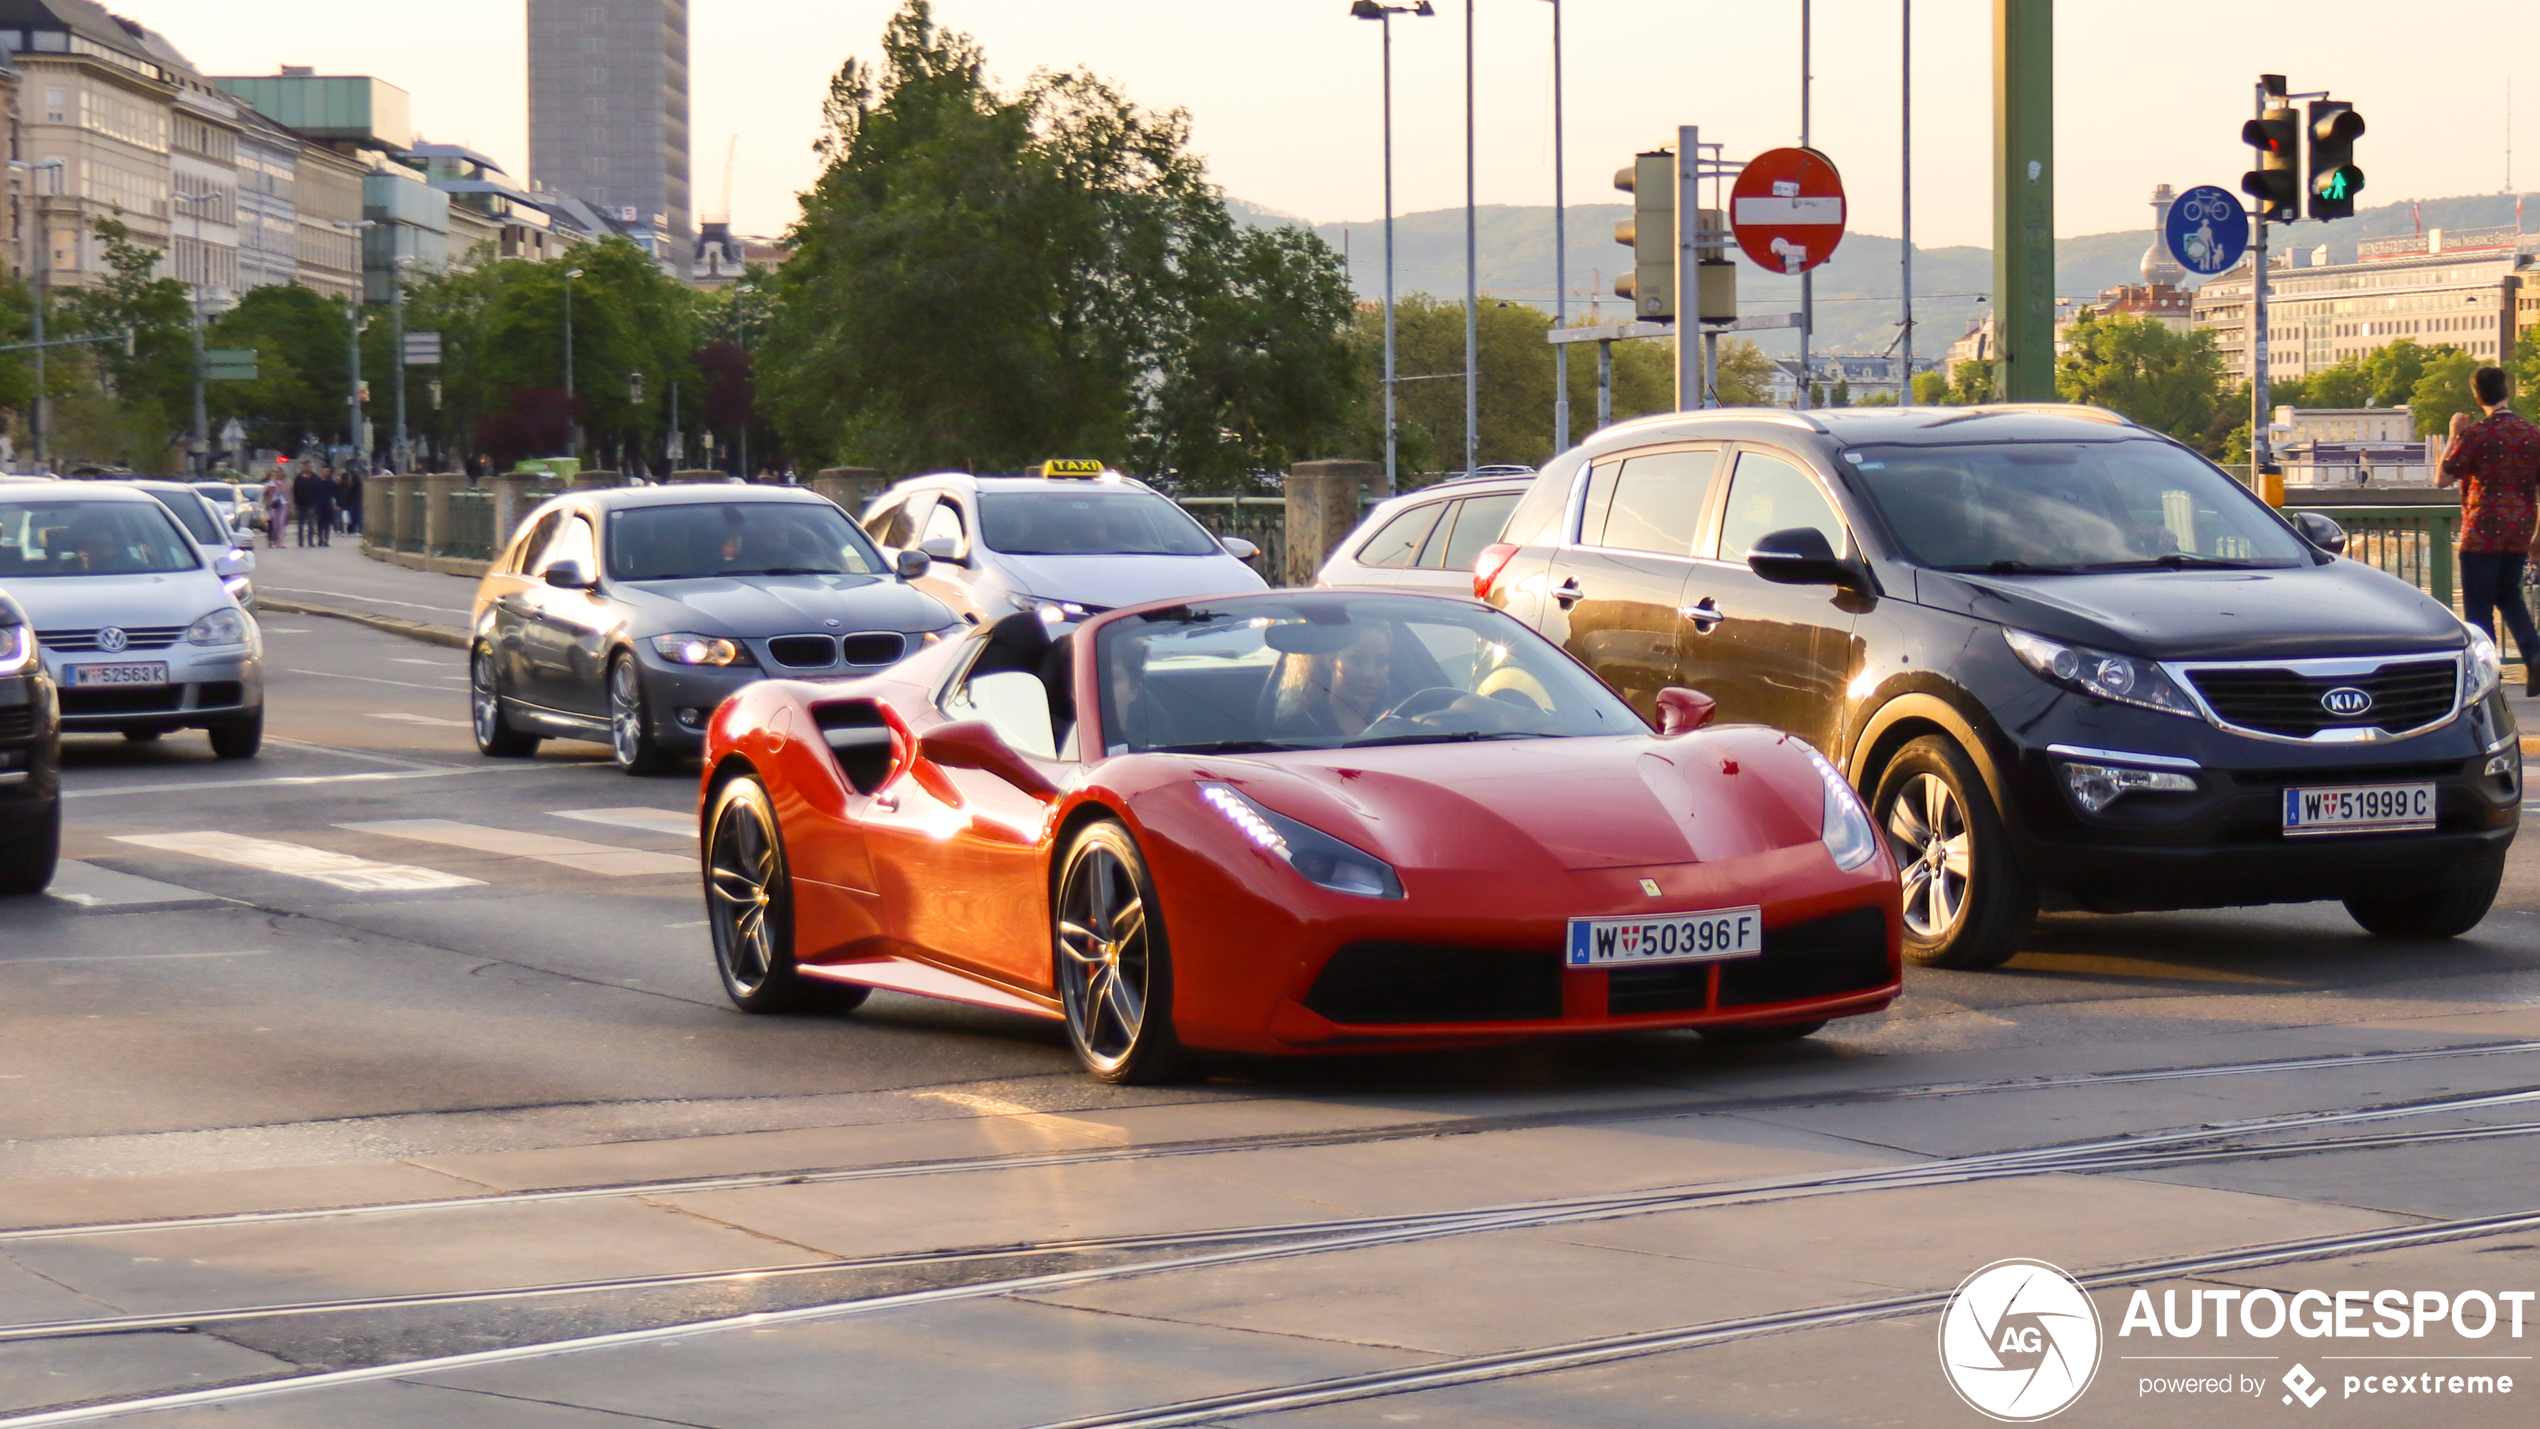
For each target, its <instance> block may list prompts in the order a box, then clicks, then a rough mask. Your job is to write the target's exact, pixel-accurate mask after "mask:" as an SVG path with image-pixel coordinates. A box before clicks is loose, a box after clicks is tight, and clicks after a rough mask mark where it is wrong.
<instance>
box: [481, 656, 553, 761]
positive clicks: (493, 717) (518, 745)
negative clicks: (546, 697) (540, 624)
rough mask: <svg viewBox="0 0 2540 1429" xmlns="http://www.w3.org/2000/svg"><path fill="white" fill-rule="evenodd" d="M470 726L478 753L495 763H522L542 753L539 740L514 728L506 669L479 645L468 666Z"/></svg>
mask: <svg viewBox="0 0 2540 1429" xmlns="http://www.w3.org/2000/svg"><path fill="white" fill-rule="evenodd" d="M467 722H468V726H469V729H470V732H472V733H473V734H475V736H476V752H477V753H479V754H482V755H485V756H486V757H488V758H491V759H518V758H521V757H523V756H525V755H531V754H535V753H537V752H538V736H536V735H534V734H522V733H521V732H520V731H519V730H516V729H514V728H512V726H511V712H510V710H509V708H508V707H507V704H506V702H505V701H504V699H503V669H502V665H501V663H500V662H498V661H497V660H496V659H495V658H494V651H493V649H492V648H491V647H489V646H484V645H479V646H477V647H476V651H475V653H474V654H472V655H470V656H469V657H468V662H467Z"/></svg>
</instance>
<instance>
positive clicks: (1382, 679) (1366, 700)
mask: <svg viewBox="0 0 2540 1429" xmlns="http://www.w3.org/2000/svg"><path fill="white" fill-rule="evenodd" d="M1397 638H1398V637H1397V636H1396V635H1395V633H1394V630H1393V627H1392V626H1390V625H1384V624H1372V623H1371V624H1369V625H1366V626H1364V627H1362V628H1361V630H1360V632H1359V636H1358V639H1357V641H1356V642H1355V643H1353V644H1351V645H1349V646H1347V647H1345V648H1343V649H1340V650H1336V651H1334V652H1332V653H1331V654H1328V655H1291V656H1289V657H1288V658H1287V660H1286V662H1285V663H1284V664H1283V665H1282V666H1281V667H1280V670H1279V683H1278V687H1277V696H1276V699H1277V703H1276V705H1275V707H1274V710H1273V713H1272V716H1271V726H1272V728H1273V729H1274V730H1275V731H1276V732H1277V733H1278V734H1280V735H1285V736H1295V735H1322V736H1338V737H1340V738H1342V739H1349V738H1354V737H1356V736H1357V735H1358V733H1359V732H1360V731H1362V730H1364V729H1366V728H1367V726H1369V725H1371V724H1374V723H1375V722H1376V721H1377V720H1378V719H1379V718H1381V717H1382V716H1383V715H1384V713H1385V711H1387V710H1389V709H1391V708H1393V707H1394V706H1395V705H1396V704H1398V703H1400V702H1401V700H1402V699H1403V697H1404V696H1406V695H1408V694H1409V693H1410V691H1409V690H1407V689H1403V688H1400V684H1401V682H1400V681H1399V680H1398V679H1397V677H1396V674H1395V669H1394V665H1395V660H1394V642H1395V641H1396V639H1397Z"/></svg>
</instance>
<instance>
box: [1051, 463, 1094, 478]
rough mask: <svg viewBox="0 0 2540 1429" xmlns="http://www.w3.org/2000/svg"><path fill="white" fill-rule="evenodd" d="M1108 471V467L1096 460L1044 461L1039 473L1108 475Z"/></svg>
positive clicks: (1053, 474) (1054, 474)
mask: <svg viewBox="0 0 2540 1429" xmlns="http://www.w3.org/2000/svg"><path fill="white" fill-rule="evenodd" d="M1109 472H1110V468H1108V467H1105V466H1104V465H1103V464H1102V463H1101V462H1098V461H1045V462H1042V463H1041V475H1042V476H1043V477H1052V476H1105V475H1108V474H1109Z"/></svg>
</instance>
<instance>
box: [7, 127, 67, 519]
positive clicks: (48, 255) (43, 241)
mask: <svg viewBox="0 0 2540 1429" xmlns="http://www.w3.org/2000/svg"><path fill="white" fill-rule="evenodd" d="M9 167H10V168H12V169H17V170H20V171H22V172H25V173H29V174H33V173H37V172H40V171H42V170H45V169H51V170H52V171H53V172H54V173H55V174H56V175H58V174H60V173H61V172H62V168H63V164H62V161H61V160H59V159H46V160H44V161H43V162H41V163H35V164H25V163H20V162H18V161H17V160H15V159H11V160H10V161H9ZM49 197H51V195H49V194H38V195H36V198H37V200H38V202H37V204H36V206H35V226H36V230H37V231H36V235H35V254H36V258H35V401H34V403H33V405H31V406H30V407H29V408H28V409H27V416H28V419H29V422H30V424H31V425H32V426H33V427H34V428H35V468H36V470H38V471H42V470H43V469H44V468H45V467H46V466H47V465H49V464H50V461H51V457H52V453H51V452H50V451H49V450H47V448H46V442H47V441H48V439H49V435H50V434H49V433H48V432H47V430H46V423H45V417H46V408H47V407H48V406H50V402H49V400H48V399H47V398H46V396H45V390H44V298H45V292H46V290H47V289H48V288H49V287H50V286H51V279H52V274H53V225H52V222H51V220H50V219H49V218H48V217H46V209H45V207H44V204H43V203H42V202H41V200H43V199H45V198H49Z"/></svg>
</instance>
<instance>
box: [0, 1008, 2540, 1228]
mask: <svg viewBox="0 0 2540 1429" xmlns="http://www.w3.org/2000/svg"><path fill="white" fill-rule="evenodd" d="M2532 1053H2540V1041H2519V1042H2496V1043H2471V1044H2465V1045H2461V1046H2453V1047H2432V1048H2406V1049H2397V1050H2390V1051H2378V1052H2352V1053H2337V1054H2331V1055H2327V1056H2312V1057H2294V1058H2275V1059H2264V1060H2254V1061H2246V1062H2222V1063H2214V1064H2210V1065H2206V1066H2195V1067H2164V1068H2152V1069H2142V1070H2127V1071H2113V1072H2081V1073H2073V1074H2069V1075H2063V1076H2052V1077H2032V1078H2016V1079H2008V1080H2003V1081H1994V1082H1981V1081H1962V1082H1937V1083H1928V1084H1923V1085H1917V1086H1906V1087H1892V1088H1884V1087H1874V1088H1865V1089H1859V1090H1854V1091H1844V1092H1831V1091H1830V1092H1793V1093H1785V1094H1778V1095H1772V1096H1762V1097H1744V1098H1716V1099H1708V1100H1694V1101H1683V1102H1667V1103H1657V1104H1642V1105H1636V1106H1621V1107H1597V1108H1587V1109H1565V1110H1561V1111H1547V1112H1531V1113H1519V1114H1515V1115H1508V1116H1492V1117H1459V1118H1452V1119H1441V1120H1434V1121H1421V1122H1404V1123H1396V1124H1394V1125H1391V1126H1376V1127H1359V1128H1348V1129H1340V1130H1326V1131H1301V1132H1286V1133H1274V1134H1269V1135H1261V1136H1232V1137H1202V1138H1193V1139H1187V1140H1181V1141H1166V1142H1156V1143H1153V1144H1149V1145H1144V1146H1113V1147H1095V1148H1086V1149H1083V1150H1076V1151H1054V1152H1018V1153H1012V1154H1006V1155H995V1156H972V1157H949V1158H939V1159H929V1160H916V1161H902V1162H886V1163H880V1164H876V1165H871V1166H847V1167H821V1168H812V1169H798V1170H787V1171H760V1172H741V1173H735V1174H727V1175H719V1176H698V1177H681V1178H659V1179H642V1180H627V1181H612V1182H601V1183H594V1184H588V1185H580V1186H562V1187H551V1188H540V1189H536V1190H521V1191H494V1192H487V1193H484V1194H480V1195H461V1196H445V1197H428V1198H417V1199H410V1200H400V1201H376V1202H364V1203H359V1204H352V1205H340V1206H316V1207H295V1208H291V1209H284V1210H269V1211H231V1212H214V1213H210V1214H205V1215H194V1216H161V1217H152V1218H146V1219H134V1220H123V1221H94V1222H73V1223H65V1224H60V1225H44V1226H17V1227H5V1228H0V1245H8V1244H14V1243H23V1242H30V1241H44V1240H61V1239H77V1238H86V1237H91V1236H112V1235H129V1234H137V1233H145V1232H152V1231H168V1230H184V1229H199V1228H211V1227H223V1226H251V1225H272V1224H284V1223H290V1222H295V1221H314V1220H334V1219H351V1218H360V1217H369V1216H388V1215H413V1214H429V1213H434V1212H446V1211H464V1210H480V1209H485V1208H489V1207H504V1206H532V1205H551V1204H555V1203H558V1202H570V1201H585V1200H604V1199H615V1198H634V1197H664V1196H688V1195H703V1194H709V1193H714V1192H723V1191H748V1190H759V1189H765V1188H770V1187H785V1186H812V1185H834V1184H841V1183H847V1182H855V1181H878V1180H894V1179H903V1178H908V1177H917V1176H945V1175H963V1174H972V1173H978V1172H992V1171H1015V1170H1025V1171H1028V1170H1039V1169H1055V1168H1060V1167H1069V1166H1085V1165H1097V1164H1105V1163H1111V1162H1126V1161H1149V1160H1163V1159H1171V1158H1179V1157H1190V1156H1216V1155H1224V1154H1227V1153H1231V1152H1245V1151H1274V1150H1309V1149H1315V1148H1320V1147H1331V1146H1353V1145H1372V1144H1378V1143H1383V1142H1389V1141H1416V1140H1429V1139H1438V1138H1445V1137H1455V1136H1475V1135H1483V1134H1488V1133H1492V1132H1506V1131H1527V1130H1537V1129H1544V1128H1552V1127H1571V1126H1598V1125H1611V1124H1614V1123H1617V1122H1634V1121H1656V1120H1667V1119H1676V1118H1686V1117H1699V1116H1725V1115H1737V1114H1740V1113H1746V1112H1756V1111H1776V1110H1790V1109H1794V1108H1800V1107H1822V1106H1844V1105H1875V1104H1878V1103H1882V1102H1916V1101H1927V1100H1933V1099H1940V1098H1956V1097H1968V1096H1988V1095H1999V1094H2004V1093H2012V1092H2030V1091H2057V1090H2068V1089H2074V1088H2083V1087H2109V1086H2124V1085H2129V1084H2136V1083H2155V1082H2169V1081H2179V1080H2187V1079H2199V1078H2212V1077H2238V1076H2265V1075H2289V1074H2296V1073H2302V1072H2318V1071H2332V1070H2342V1069H2348V1068H2359V1067H2379V1066H2390V1065H2398V1064H2405V1063H2412V1062H2423V1061H2434V1060H2450V1059H2458V1058H2480V1057H2493V1056H2509V1055H2528V1054H2532ZM1048 1115H1063V1113H1048Z"/></svg>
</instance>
